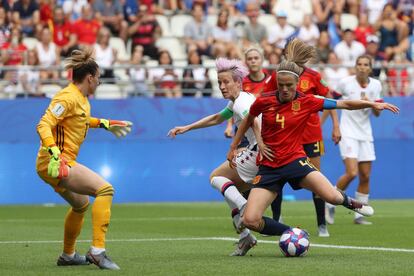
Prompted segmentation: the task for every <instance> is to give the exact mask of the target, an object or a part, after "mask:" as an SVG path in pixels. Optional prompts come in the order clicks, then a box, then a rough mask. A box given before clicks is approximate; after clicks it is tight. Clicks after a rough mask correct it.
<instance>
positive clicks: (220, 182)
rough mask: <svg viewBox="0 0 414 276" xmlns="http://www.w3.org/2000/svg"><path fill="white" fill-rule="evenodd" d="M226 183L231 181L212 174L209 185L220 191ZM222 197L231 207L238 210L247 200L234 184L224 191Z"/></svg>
mask: <svg viewBox="0 0 414 276" xmlns="http://www.w3.org/2000/svg"><path fill="white" fill-rule="evenodd" d="M227 183H232V181H231V180H230V179H228V178H226V177H223V176H214V177H213V178H212V179H211V186H213V187H214V188H215V189H217V190H218V191H219V192H220V193H221V192H222V189H223V187H224V185H225V184H227ZM224 198H225V200H226V202H227V204H228V205H229V206H230V208H231V209H234V208H238V209H239V210H240V209H241V208H242V207H243V205H245V204H246V202H247V200H246V199H245V198H244V197H243V196H242V195H241V193H240V192H239V190H237V188H236V187H235V186H234V185H231V186H230V187H228V188H227V189H226V190H225V191H224Z"/></svg>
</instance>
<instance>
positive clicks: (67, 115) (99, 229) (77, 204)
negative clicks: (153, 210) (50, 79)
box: [36, 50, 132, 270]
mask: <svg viewBox="0 0 414 276" xmlns="http://www.w3.org/2000/svg"><path fill="white" fill-rule="evenodd" d="M66 61H67V63H66V67H65V69H67V70H71V71H72V79H73V80H72V82H71V83H69V85H68V86H67V87H65V88H63V89H62V90H61V91H59V92H58V93H57V94H56V95H55V96H54V97H53V99H52V100H51V102H50V104H49V107H48V108H47V109H46V112H45V114H44V115H43V116H42V118H41V119H40V122H39V124H38V125H37V132H38V134H39V136H40V139H41V146H40V149H39V152H38V155H37V160H36V170H37V173H38V174H39V176H40V178H42V179H43V180H44V181H45V182H46V183H48V184H50V185H51V186H52V187H53V188H54V189H55V191H56V192H57V193H58V194H59V195H60V196H61V197H63V198H64V199H65V200H66V201H67V202H68V203H69V204H70V205H71V208H70V209H69V211H68V212H67V214H66V217H65V224H64V239H63V253H62V254H61V255H60V256H59V258H58V260H57V265H59V266H68V265H86V264H90V263H93V264H95V265H97V266H98V267H99V268H102V269H113V270H115V269H119V266H118V265H117V264H116V263H115V262H113V261H112V260H111V259H110V258H109V257H108V256H107V254H106V250H105V236H106V232H107V228H108V225H109V222H110V216H111V205H112V197H113V195H114V188H113V187H112V185H111V184H110V183H108V182H107V181H106V180H104V179H103V178H102V177H101V176H100V175H98V174H97V173H95V172H94V171H92V170H91V169H89V168H87V167H86V166H84V165H82V164H80V163H78V162H76V158H77V156H78V153H79V148H80V146H81V145H82V143H83V141H84V139H85V137H86V134H87V132H88V130H89V128H102V129H105V130H107V131H110V132H112V133H113V134H114V135H115V136H116V137H118V138H119V137H124V136H126V135H127V134H128V133H129V132H130V131H131V126H132V123H131V122H128V121H116V120H109V119H100V118H94V117H91V115H90V109H91V108H90V105H89V100H88V96H89V95H93V94H94V92H95V90H96V88H97V87H98V85H99V84H100V81H99V76H100V75H99V66H98V65H97V63H96V62H95V60H94V59H93V58H92V51H91V50H84V51H80V50H75V51H73V52H72V55H71V56H70V57H69V58H68V59H67V60H66ZM89 196H92V197H95V200H94V202H93V204H92V208H91V209H92V233H93V237H92V245H91V247H90V249H89V251H88V252H87V253H86V255H82V254H79V253H78V252H76V250H75V243H76V239H77V237H78V236H79V234H80V231H81V228H82V225H83V221H84V216H85V212H86V211H87V209H88V206H89Z"/></svg>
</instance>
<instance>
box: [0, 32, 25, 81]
mask: <svg viewBox="0 0 414 276" xmlns="http://www.w3.org/2000/svg"><path fill="white" fill-rule="evenodd" d="M22 39H23V37H22V33H21V31H20V29H19V28H18V27H13V28H12V29H11V33H10V36H9V39H8V41H7V42H6V43H4V44H3V46H2V48H1V63H2V64H3V65H4V66H17V65H22V64H23V62H24V58H25V53H26V51H27V48H26V46H25V45H24V44H23V43H22ZM4 79H5V80H7V81H11V82H13V83H16V82H17V74H16V71H14V70H7V71H5V74H4Z"/></svg>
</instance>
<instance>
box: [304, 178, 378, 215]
mask: <svg viewBox="0 0 414 276" xmlns="http://www.w3.org/2000/svg"><path fill="white" fill-rule="evenodd" d="M300 185H301V187H302V188H305V189H308V190H311V191H312V192H314V193H315V194H317V195H319V196H320V197H321V198H322V199H323V200H324V201H326V202H329V203H331V204H333V205H343V206H344V207H345V208H348V209H350V210H352V211H354V212H358V213H360V214H361V215H364V216H372V215H373V214H374V209H373V208H372V207H371V206H369V205H365V204H363V203H361V202H359V201H357V200H355V199H353V198H351V197H349V196H347V195H346V194H345V193H344V192H342V191H338V190H337V189H335V188H334V187H333V186H332V184H331V183H330V182H329V180H328V179H327V178H326V177H325V176H324V175H323V174H321V173H320V172H318V171H313V172H311V173H309V174H308V175H306V176H305V177H304V178H303V179H302V181H301V183H300Z"/></svg>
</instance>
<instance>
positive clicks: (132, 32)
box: [128, 5, 161, 59]
mask: <svg viewBox="0 0 414 276" xmlns="http://www.w3.org/2000/svg"><path fill="white" fill-rule="evenodd" d="M128 34H129V36H130V37H131V39H132V49H135V46H137V45H141V46H142V47H143V48H144V55H145V56H149V57H150V58H151V59H158V48H157V46H155V42H156V41H157V38H158V37H159V36H161V27H160V26H159V25H158V22H157V20H156V18H155V16H154V15H153V14H150V13H148V8H147V6H145V5H140V6H139V12H138V14H137V17H136V21H135V23H134V24H133V25H131V26H129V28H128Z"/></svg>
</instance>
